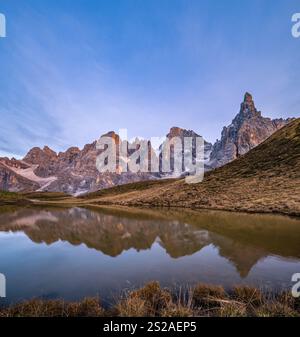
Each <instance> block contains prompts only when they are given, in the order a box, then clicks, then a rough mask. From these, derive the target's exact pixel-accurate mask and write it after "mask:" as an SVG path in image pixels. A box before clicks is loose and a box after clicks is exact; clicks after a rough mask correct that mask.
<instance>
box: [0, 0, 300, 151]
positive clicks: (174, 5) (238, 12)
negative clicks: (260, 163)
mask: <svg viewBox="0 0 300 337" xmlns="http://www.w3.org/2000/svg"><path fill="white" fill-rule="evenodd" d="M295 12H300V1H299V0H251V1H250V0H249V1H248V0H247V1H246V0H226V1H225V0H195V1H193V0H97V1H96V0H72V1H71V0H60V1H53V0H27V1H24V0H0V13H3V14H5V16H6V21H7V37H6V38H5V39H3V38H2V39H0V120H1V124H0V125H1V133H0V155H5V154H6V155H15V156H23V155H24V154H25V153H26V152H27V150H28V149H29V148H31V147H33V146H44V145H45V144H47V145H49V146H50V147H52V148H53V149H54V150H56V151H62V150H66V149H67V148H68V147H69V146H73V145H74V146H79V147H82V146H83V145H84V144H86V143H88V142H91V141H93V140H94V139H97V138H98V137H99V136H100V135H101V134H103V133H105V132H107V131H110V130H116V131H117V130H118V129H120V128H127V129H128V130H129V136H130V137H133V136H143V137H145V138H148V137H152V136H163V135H165V134H166V133H167V131H168V130H169V128H170V127H172V126H180V127H184V128H188V129H193V130H195V131H196V132H198V133H199V134H201V135H203V136H204V137H205V138H206V139H207V140H209V141H211V142H213V141H215V140H216V138H219V137H220V132H221V129H222V127H223V126H224V125H228V124H229V123H230V122H231V120H232V119H233V117H234V116H235V114H236V113H237V112H238V110H239V104H240V102H241V100H242V97H243V95H244V92H245V91H249V92H251V93H252V94H253V96H254V98H255V102H256V106H257V108H258V109H259V110H261V111H262V113H263V115H266V116H269V117H273V118H275V117H276V118H277V117H289V116H296V117H299V115H300V95H299V84H300V83H299V75H300V39H295V38H293V37H292V35H291V28H292V23H291V17H292V15H293V14H294V13H295Z"/></svg>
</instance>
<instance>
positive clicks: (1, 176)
mask: <svg viewBox="0 0 300 337" xmlns="http://www.w3.org/2000/svg"><path fill="white" fill-rule="evenodd" d="M292 120H293V119H273V120H272V119H270V118H265V117H263V116H262V115H261V112H259V111H258V110H257V109H256V107H255V104H254V101H253V98H252V96H251V95H250V94H249V93H246V94H245V96H244V100H243V102H242V104H241V107H240V111H239V113H238V114H237V116H236V117H235V118H234V119H233V121H232V123H231V124H230V125H229V126H227V127H224V128H223V131H222V134H221V139H220V140H217V141H216V143H215V144H214V145H213V144H211V143H209V142H207V141H205V142H204V146H205V149H204V150H205V151H204V152H205V155H204V163H205V168H206V170H207V171H208V170H211V169H215V168H218V167H221V166H223V165H225V164H227V163H229V162H231V161H233V160H234V159H237V158H239V157H241V156H243V155H244V154H246V153H247V152H248V151H249V150H251V149H253V148H255V147H256V146H257V145H259V144H261V143H262V142H264V141H265V140H266V139H267V138H268V137H270V136H271V135H272V134H273V133H274V132H276V131H277V130H279V129H281V128H282V127H283V126H285V125H287V124H288V123H290V122H291V121H292ZM104 136H107V137H111V138H112V139H113V140H114V142H115V143H118V144H119V143H120V142H125V141H124V140H123V141H122V140H121V139H120V137H119V135H117V134H116V133H115V132H113V131H111V132H109V133H107V134H105V135H104ZM187 136H188V137H192V138H193V139H194V138H195V137H198V136H199V135H198V134H197V133H196V132H195V131H192V130H185V129H182V128H179V127H172V128H171V129H170V131H169V133H168V134H167V136H166V137H167V138H168V139H172V138H173V137H180V138H183V137H187ZM96 144H97V142H96V141H94V142H92V143H91V144H87V145H85V146H84V148H83V149H79V148H78V147H71V148H69V149H68V150H67V151H65V152H60V153H56V152H55V151H53V150H52V149H50V148H49V147H48V146H45V147H44V148H43V149H41V148H39V147H34V148H32V149H31V150H30V151H29V152H28V153H27V154H26V156H25V157H24V158H23V159H22V160H17V159H15V158H12V159H10V158H6V157H5V158H0V190H4V191H11V192H24V191H27V192H31V191H39V192H40V191H45V192H46V191H47V192H64V193H68V194H72V195H80V194H85V193H87V192H94V191H97V190H101V189H104V188H109V187H113V186H116V185H122V184H127V183H131V182H138V181H144V180H153V179H160V178H162V177H166V174H162V173H161V172H156V173H133V172H130V171H129V172H122V169H121V165H118V167H117V169H118V170H117V173H110V172H105V173H100V172H99V171H98V170H97V168H96V158H97V156H98V155H99V154H100V153H101V150H98V149H97V147H96ZM125 145H128V144H125ZM148 146H149V156H150V154H151V153H155V151H154V149H152V147H151V143H150V142H148ZM133 152H134V150H128V154H129V155H130V154H132V153H133ZM193 152H194V147H193ZM121 160H123V159H122V158H121V156H120V155H119V154H117V163H118V164H120V161H121Z"/></svg>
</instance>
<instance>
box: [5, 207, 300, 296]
mask: <svg viewBox="0 0 300 337" xmlns="http://www.w3.org/2000/svg"><path fill="white" fill-rule="evenodd" d="M8 232H10V233H16V234H17V233H20V232H23V233H25V234H26V236H27V237H28V238H29V239H30V240H31V242H32V243H34V244H42V243H44V244H46V245H47V246H52V245H53V244H55V243H58V242H63V243H65V244H66V243H69V244H71V245H72V246H80V245H82V244H83V245H85V246H86V247H87V249H88V250H96V251H98V252H102V253H103V254H105V255H106V256H109V257H113V258H114V259H118V258H120V257H121V256H122V254H124V253H125V252H127V251H130V250H131V249H134V250H135V252H136V254H140V253H141V252H143V251H146V250H148V251H150V252H152V249H154V248H153V247H154V246H155V245H159V246H160V247H161V248H162V249H163V251H164V252H165V253H164V254H167V255H168V256H169V258H170V259H171V260H178V261H181V259H182V258H183V259H188V258H189V257H191V256H197V254H200V253H201V251H202V250H205V249H204V248H208V247H209V249H211V253H210V255H209V256H207V269H208V271H207V272H209V273H210V274H213V273H214V269H215V268H217V266H216V267H213V266H214V262H213V261H211V260H212V258H211V255H212V252H214V254H217V255H218V258H225V260H226V263H229V265H231V266H234V268H235V269H236V271H237V273H238V275H239V278H240V279H241V280H243V279H245V278H247V276H248V275H249V273H250V271H251V269H252V268H253V267H254V266H255V265H257V264H258V263H259V262H260V261H263V260H264V259H266V258H268V257H273V258H275V259H276V260H277V262H278V259H279V260H280V262H281V264H282V270H283V271H284V270H285V269H286V264H288V263H289V262H291V263H293V264H294V265H295V268H298V270H295V272H300V262H299V261H300V221H299V219H294V218H289V217H282V216H273V215H249V214H236V213H228V212H219V211H216V212H214V211H201V212H199V211H183V210H177V211H175V210H174V211H173V210H162V211H151V210H132V211H129V210H126V209H105V208H103V209H84V208H69V209H61V208H21V209H18V208H16V209H14V208H12V209H11V208H0V245H1V240H2V239H1V238H2V236H1V235H4V237H5V233H8ZM1 233H2V234H1ZM13 237H14V236H9V238H7V237H6V240H13ZM47 246H46V248H47ZM1 247H2V246H0V253H1V256H0V272H1V264H3V261H4V257H5V251H2V249H4V248H1ZM46 248H45V249H46ZM32 254H34V250H33V251H32ZM161 254H163V253H162V252H161V251H160V253H159V254H156V255H155V257H154V256H153V257H151V255H150V256H149V257H148V259H152V260H153V259H156V258H158V259H159V256H160V255H161ZM203 254H204V253H203ZM35 259H37V257H36V256H35ZM113 261H114V260H112V261H111V263H112V264H113V263H114V262H113ZM133 261H134V259H133ZM187 261H188V260H187ZM222 261H223V260H222ZM272 261H273V260H272ZM81 263H84V262H81ZM89 263H90V262H89ZM147 263H148V262H147V258H144V260H143V264H145V265H146V264H147ZM172 263H176V261H175V262H174V261H173V262H172ZM218 263H220V262H218ZM224 263H225V262H224ZM224 263H223V264H224ZM272 263H273V264H274V261H273V262H272ZM272 263H271V264H268V265H266V266H265V269H266V273H268V268H269V269H270V265H271V266H272ZM153 264H155V261H154V262H153V261H152V262H151V265H153ZM180 265H182V262H180ZM66 268H68V266H66ZM90 268H91V269H92V268H93V267H92V266H90ZM94 268H97V267H96V266H95V267H94ZM178 268H183V267H178ZM186 268H187V267H186ZM193 268H194V267H193ZM202 268H203V266H202ZM224 268H225V267H224ZM183 269H184V268H183ZM133 270H134V269H133ZM176 272H177V273H180V270H176ZM184 272H185V273H186V276H187V277H186V282H188V281H189V277H188V273H189V269H188V268H187V269H184ZM287 272H290V268H287ZM163 273H164V270H161V274H163ZM260 273H261V274H263V273H264V270H262V271H261V272H260ZM273 274H274V273H273ZM273 274H272V273H271V272H269V275H270V277H274V276H272V275H273ZM276 276H277V275H276ZM290 276H291V275H286V277H284V281H285V282H288V280H289V279H290ZM156 277H158V276H156ZM227 277H229V276H227ZM134 278H135V275H134V273H133V275H132V279H133V280H134ZM207 278H208V279H209V276H207ZM163 279H164V280H165V279H166V275H164V277H163ZM181 279H182V277H181ZM235 280H237V278H235ZM199 281H200V280H199ZM212 281H214V282H216V280H212ZM278 281H280V279H278ZM99 282H100V281H99ZM270 282H271V283H272V280H271V279H270ZM219 284H223V280H222V279H220V280H219ZM88 295H90V294H88ZM50 297H51V296H50Z"/></svg>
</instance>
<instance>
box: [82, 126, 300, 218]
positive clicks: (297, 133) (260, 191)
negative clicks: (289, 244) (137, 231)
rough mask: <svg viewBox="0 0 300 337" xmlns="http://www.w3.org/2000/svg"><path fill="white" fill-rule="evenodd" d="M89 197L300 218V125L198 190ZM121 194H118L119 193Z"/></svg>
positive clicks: (160, 188) (178, 187)
mask: <svg viewBox="0 0 300 337" xmlns="http://www.w3.org/2000/svg"><path fill="white" fill-rule="evenodd" d="M139 184H140V188H139V189H136V188H135V186H134V185H132V184H129V185H125V186H122V188H120V189H119V190H116V188H114V189H108V190H105V192H104V193H103V192H101V193H99V194H98V195H97V194H92V195H91V196H85V198H86V199H89V198H90V199H93V202H94V203H98V204H99V203H103V204H121V205H127V206H172V207H191V208H213V209H226V210H237V211H251V212H279V213H286V214H294V215H300V119H296V120H294V121H292V122H291V123H290V124H289V125H287V126H286V127H284V128H283V129H281V130H279V131H278V132H276V133H275V134H273V135H272V136H271V137H270V138H269V139H267V140H266V141H265V142H264V143H262V144H260V145H259V146H257V147H256V148H255V149H253V150H252V151H250V152H248V153H247V154H246V155H245V156H243V157H241V158H239V159H237V160H235V161H234V162H232V163H230V164H228V165H225V166H223V167H221V168H219V169H216V170H214V171H211V172H209V173H207V174H206V176H205V179H204V181H203V182H202V183H199V184H192V185H189V184H186V183H185V182H184V180H177V181H161V182H156V183H155V184H153V186H149V182H146V183H144V184H147V188H141V186H142V185H143V183H139ZM116 192H118V193H116Z"/></svg>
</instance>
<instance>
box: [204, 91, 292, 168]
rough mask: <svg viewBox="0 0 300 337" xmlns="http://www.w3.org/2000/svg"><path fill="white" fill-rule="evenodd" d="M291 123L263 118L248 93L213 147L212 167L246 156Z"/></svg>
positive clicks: (287, 120) (288, 120)
mask: <svg viewBox="0 0 300 337" xmlns="http://www.w3.org/2000/svg"><path fill="white" fill-rule="evenodd" d="M290 121H291V119H286V120H284V119H280V120H279V119H274V120H272V119H270V118H265V117H262V115H261V112H260V111H258V110H257V109H256V107H255V103H254V100H253V97H252V95H251V94H249V93H248V92H246V93H245V96H244V100H243V102H242V103H241V107H240V111H239V113H238V114H237V115H236V117H235V118H234V119H233V121H232V123H231V124H230V125H229V126H227V127H224V128H223V131H222V135H221V140H218V141H217V142H216V143H215V144H214V146H213V150H212V153H211V155H210V165H211V167H219V166H222V165H224V164H227V163H229V162H230V161H232V160H234V159H236V158H238V157H240V156H242V155H244V154H245V153H247V152H248V151H249V150H251V149H253V148H254V147H256V146H257V145H259V144H260V143H262V142H263V141H265V140H266V139H267V138H268V137H270V136H271V135H272V134H273V133H274V132H275V131H277V130H279V129H280V128H282V127H283V126H285V125H286V124H288V123H289V122H290Z"/></svg>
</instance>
